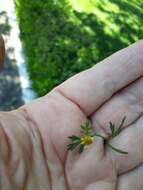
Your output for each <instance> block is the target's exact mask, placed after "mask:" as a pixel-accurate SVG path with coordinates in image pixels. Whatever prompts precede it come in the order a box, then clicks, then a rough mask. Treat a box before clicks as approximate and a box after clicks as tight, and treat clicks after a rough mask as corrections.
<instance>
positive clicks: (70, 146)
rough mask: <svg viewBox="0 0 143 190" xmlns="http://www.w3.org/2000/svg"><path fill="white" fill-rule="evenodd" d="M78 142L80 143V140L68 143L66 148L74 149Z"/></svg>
mask: <svg viewBox="0 0 143 190" xmlns="http://www.w3.org/2000/svg"><path fill="white" fill-rule="evenodd" d="M79 144H80V142H76V143H71V144H68V145H67V147H68V150H71V151H72V150H74V149H75V148H76V147H77V146H78V145H79Z"/></svg>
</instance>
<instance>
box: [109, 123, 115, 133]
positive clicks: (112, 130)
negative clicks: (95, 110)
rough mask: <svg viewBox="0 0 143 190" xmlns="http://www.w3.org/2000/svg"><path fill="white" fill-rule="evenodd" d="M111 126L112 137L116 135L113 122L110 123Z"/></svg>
mask: <svg viewBox="0 0 143 190" xmlns="http://www.w3.org/2000/svg"><path fill="white" fill-rule="evenodd" d="M109 125H110V129H111V133H112V135H114V132H115V125H114V124H113V123H112V122H111V121H110V122H109Z"/></svg>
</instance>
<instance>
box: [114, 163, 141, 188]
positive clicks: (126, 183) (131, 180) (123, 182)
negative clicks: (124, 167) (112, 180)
mask: <svg viewBox="0 0 143 190" xmlns="http://www.w3.org/2000/svg"><path fill="white" fill-rule="evenodd" d="M117 190H143V165H141V166H139V167H137V168H136V169H134V170H133V171H131V172H129V173H127V174H124V175H121V176H120V177H119V182H118V188H117Z"/></svg>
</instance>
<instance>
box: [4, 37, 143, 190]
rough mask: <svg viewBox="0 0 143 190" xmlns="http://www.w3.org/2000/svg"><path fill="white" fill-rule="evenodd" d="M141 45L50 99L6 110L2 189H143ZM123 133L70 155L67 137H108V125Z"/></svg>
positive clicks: (64, 86)
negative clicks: (85, 129)
mask: <svg viewBox="0 0 143 190" xmlns="http://www.w3.org/2000/svg"><path fill="white" fill-rule="evenodd" d="M142 51H143V41H142V40H141V41H139V42H137V43H135V44H133V45H131V46H129V47H127V48H125V49H123V50H121V51H119V52H117V53H115V54H113V55H112V56H110V57H108V58H107V59H105V60H103V61H101V62H100V63H98V64H97V65H96V66H95V67H92V68H91V69H88V70H86V71H83V72H81V73H79V74H77V75H75V76H74V77H72V78H70V79H69V80H67V81H66V82H64V83H63V84H61V85H60V86H57V87H56V88H54V89H53V90H52V91H51V92H50V93H49V94H47V95H46V96H44V97H41V98H39V99H37V100H35V101H33V102H31V103H29V104H27V105H24V106H22V107H20V108H19V109H17V110H14V111H11V112H1V113H0V125H1V127H0V189H1V190H4V189H7V190H11V189H14V190H21V189H24V190H31V189H35V190H36V189H37V190H45V189H47V190H99V189H100V190H135V189H136V190H142V189H143V180H142V178H143V165H142V162H143V127H142V126H143V117H142V114H143V53H142ZM125 115H126V117H127V119H126V121H125V123H124V126H123V127H124V130H123V131H122V132H121V133H120V134H119V136H117V137H115V138H114V139H112V140H110V143H111V144H112V145H113V146H115V147H118V148H120V149H122V150H125V151H127V152H128V154H127V155H123V154H120V153H117V152H115V151H113V150H112V149H111V148H109V147H107V146H106V145H104V142H103V140H102V139H101V138H99V137H97V138H96V140H95V141H94V143H93V144H92V145H90V146H89V147H88V148H87V149H85V150H84V152H83V153H82V154H79V153H78V152H77V151H76V150H75V151H73V152H70V151H67V144H68V143H69V140H68V138H67V137H68V136H71V135H73V134H75V135H80V125H81V124H83V123H84V122H85V121H86V120H87V118H89V119H90V120H91V122H92V125H93V130H94V131H95V132H98V133H100V134H102V135H104V136H105V137H106V138H107V139H109V136H110V130H109V127H108V122H109V121H112V122H113V123H116V126H118V125H119V124H120V122H121V120H122V118H123V116H125Z"/></svg>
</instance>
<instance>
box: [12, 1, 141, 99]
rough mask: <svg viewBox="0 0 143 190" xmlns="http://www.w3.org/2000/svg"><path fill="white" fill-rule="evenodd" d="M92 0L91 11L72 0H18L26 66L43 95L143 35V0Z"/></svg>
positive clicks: (17, 8)
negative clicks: (74, 5)
mask: <svg viewBox="0 0 143 190" xmlns="http://www.w3.org/2000/svg"><path fill="white" fill-rule="evenodd" d="M78 1H79V0H78ZM85 1H86V2H87V1H89V0H84V1H83V0H80V2H85ZM92 2H94V3H93V5H92V6H91V7H92V8H90V10H89V11H88V10H87V11H86V10H84V9H83V11H82V10H80V11H78V10H74V8H73V7H72V6H71V5H70V4H69V1H68V0H45V1H41V0H15V4H16V11H17V17H18V21H19V26H20V31H21V34H20V36H21V39H22V42H23V46H24V51H25V54H26V57H27V62H28V71H29V75H30V78H31V79H32V84H33V88H34V89H35V90H36V92H37V93H38V95H39V96H41V95H44V94H45V93H46V92H48V91H50V90H51V89H52V88H53V87H54V86H56V85H58V84H59V83H61V82H62V81H64V80H65V79H67V78H68V77H70V76H72V75H74V74H75V73H78V72H79V71H82V70H84V69H87V68H89V67H90V66H92V65H93V64H95V63H96V62H97V61H100V60H101V59H103V58H105V57H106V56H108V55H110V54H111V53H113V52H115V51H116V50H118V49H121V48H123V47H125V46H126V45H128V44H130V43H132V42H134V41H136V40H138V39H139V38H141V37H142V36H143V27H142V24H143V23H142V19H143V11H142V10H143V9H142V7H143V3H142V1H140V0H131V1H127V0H120V1H118V0H110V1H106V0H100V1H99V0H94V1H92Z"/></svg>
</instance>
